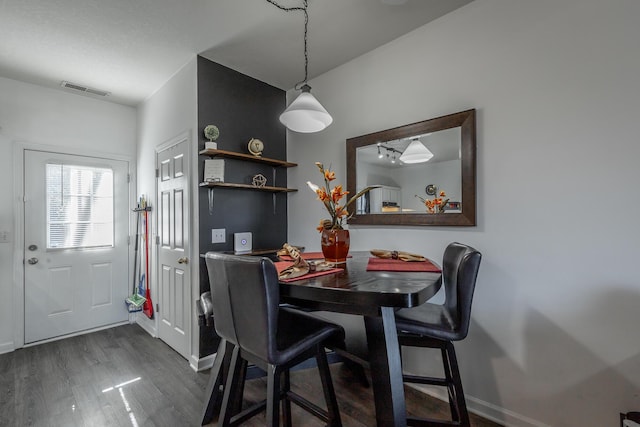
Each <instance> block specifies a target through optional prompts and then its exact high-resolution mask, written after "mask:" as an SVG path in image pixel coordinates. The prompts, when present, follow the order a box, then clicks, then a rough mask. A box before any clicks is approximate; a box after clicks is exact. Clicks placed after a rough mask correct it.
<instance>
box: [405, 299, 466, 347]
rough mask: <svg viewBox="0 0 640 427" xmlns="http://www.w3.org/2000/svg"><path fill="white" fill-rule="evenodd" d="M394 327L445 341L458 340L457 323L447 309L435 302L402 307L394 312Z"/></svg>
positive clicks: (459, 337)
mask: <svg viewBox="0 0 640 427" xmlns="http://www.w3.org/2000/svg"><path fill="white" fill-rule="evenodd" d="M395 314H396V327H397V329H398V330H399V331H403V332H409V333H411V334H416V335H421V336H425V337H431V338H436V339H439V340H445V341H458V340H460V339H462V338H463V337H461V336H460V332H459V328H458V325H457V324H455V322H454V321H453V318H452V316H451V315H450V314H449V311H447V309H446V308H445V307H444V306H442V305H436V304H430V303H425V304H422V305H420V306H418V307H414V308H403V309H401V310H398V311H397V312H396V313H395Z"/></svg>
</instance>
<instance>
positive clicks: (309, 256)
mask: <svg viewBox="0 0 640 427" xmlns="http://www.w3.org/2000/svg"><path fill="white" fill-rule="evenodd" d="M300 255H301V256H302V259H324V255H323V254H322V252H302V253H301V254H300ZM278 258H280V259H281V260H282V261H293V258H291V257H290V256H289V255H279V256H278ZM347 258H351V255H347Z"/></svg>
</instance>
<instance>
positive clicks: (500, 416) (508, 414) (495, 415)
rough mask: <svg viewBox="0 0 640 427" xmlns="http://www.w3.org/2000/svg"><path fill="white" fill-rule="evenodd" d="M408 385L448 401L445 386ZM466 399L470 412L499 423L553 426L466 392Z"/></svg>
mask: <svg viewBox="0 0 640 427" xmlns="http://www.w3.org/2000/svg"><path fill="white" fill-rule="evenodd" d="M407 385H408V386H409V387H412V388H414V389H416V390H418V391H420V392H422V393H424V394H427V395H429V396H431V397H435V398H436V399H440V400H442V401H444V402H448V398H447V393H446V392H445V390H444V388H438V389H436V388H429V387H428V386H424V385H421V384H407ZM465 399H466V401H467V410H468V411H469V412H473V413H474V414H476V415H480V416H481V417H483V418H486V419H488V420H491V421H494V422H496V423H498V424H503V425H505V426H509V427H551V426H549V425H548V424H544V423H542V422H540V421H538V420H534V419H533V418H529V417H527V416H525V415H521V414H518V413H516V412H513V411H510V410H508V409H505V408H502V407H500V406H497V405H494V404H492V403H489V402H485V401H484V400H481V399H478V398H476V397H473V396H469V395H468V394H465Z"/></svg>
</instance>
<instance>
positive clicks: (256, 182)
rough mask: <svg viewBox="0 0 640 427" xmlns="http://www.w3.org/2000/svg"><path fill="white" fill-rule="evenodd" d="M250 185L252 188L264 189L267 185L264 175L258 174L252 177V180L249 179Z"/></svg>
mask: <svg viewBox="0 0 640 427" xmlns="http://www.w3.org/2000/svg"><path fill="white" fill-rule="evenodd" d="M251 184H252V185H253V186H254V187H264V186H265V185H267V178H265V176H264V175H262V174H261V173H259V174H257V175H254V176H253V178H252V179H251Z"/></svg>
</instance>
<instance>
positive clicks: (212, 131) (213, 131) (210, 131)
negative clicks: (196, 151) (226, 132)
mask: <svg viewBox="0 0 640 427" xmlns="http://www.w3.org/2000/svg"><path fill="white" fill-rule="evenodd" d="M204 136H205V138H207V139H208V140H209V141H208V142H205V144H204V148H208V149H212V150H216V149H217V148H218V143H216V142H214V141H215V140H217V139H218V137H219V136H220V130H219V129H218V127H217V126H215V125H208V126H206V127H205V128H204Z"/></svg>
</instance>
